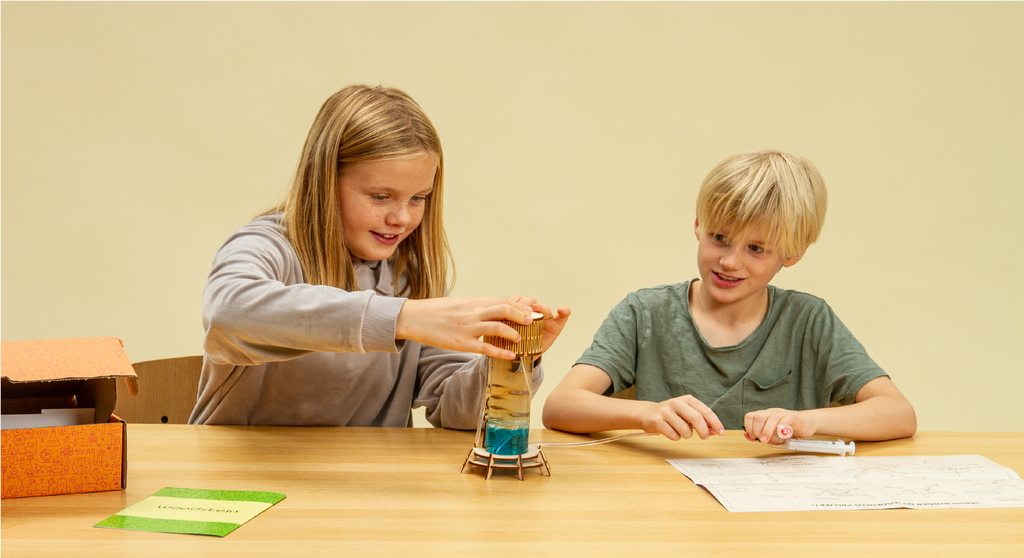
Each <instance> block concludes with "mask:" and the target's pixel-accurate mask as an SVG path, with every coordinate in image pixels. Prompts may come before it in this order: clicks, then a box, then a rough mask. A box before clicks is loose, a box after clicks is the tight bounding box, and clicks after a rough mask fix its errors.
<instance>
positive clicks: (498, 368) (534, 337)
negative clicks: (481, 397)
mask: <svg viewBox="0 0 1024 558" xmlns="http://www.w3.org/2000/svg"><path fill="white" fill-rule="evenodd" d="M532 317H533V323H531V324H530V325H527V326H524V325H521V324H517V323H515V322H507V321H506V322H504V323H506V324H508V325H509V326H511V327H512V328H513V329H515V330H516V331H518V332H519V334H520V335H521V336H522V341H520V342H519V343H513V342H511V341H509V340H507V339H504V338H500V337H488V338H487V339H486V341H487V342H488V343H492V344H493V345H496V346H498V347H499V348H502V349H507V350H510V351H512V352H514V353H516V358H514V359H512V360H505V359H501V358H494V357H488V358H487V392H486V397H487V399H486V401H485V403H484V405H485V411H484V426H485V433H484V449H485V450H487V451H488V452H490V453H492V454H495V455H521V454H523V453H526V451H527V449H528V447H529V444H530V402H531V399H532V397H533V361H534V359H535V358H536V357H537V355H539V354H540V351H541V343H542V340H543V335H544V316H543V315H542V314H540V313H537V312H534V313H533V315H532Z"/></svg>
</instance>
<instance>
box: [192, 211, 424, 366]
mask: <svg viewBox="0 0 1024 558" xmlns="http://www.w3.org/2000/svg"><path fill="white" fill-rule="evenodd" d="M404 303H405V299H404V298H397V297H387V296H380V295H378V294H376V293H375V292H373V291H359V292H348V291H345V290H342V289H337V288H334V287H328V286H322V285H309V284H307V283H305V282H304V279H303V274H302V269H301V265H300V264H299V260H298V257H297V256H296V255H295V251H294V249H293V248H292V246H291V244H290V243H289V242H288V241H287V239H286V238H285V237H284V235H283V234H282V233H281V232H280V229H279V227H278V225H277V223H276V220H274V219H272V218H270V217H264V218H258V219H257V220H256V221H254V222H253V223H251V224H249V225H247V226H245V227H242V228H241V229H239V230H238V231H237V232H236V233H235V234H234V235H232V236H231V238H229V239H228V241H227V242H226V243H225V244H224V246H222V247H221V249H220V250H219V251H218V252H217V255H216V256H215V258H214V262H213V269H212V271H211V272H210V276H209V278H208V279H207V282H206V287H205V289H204V291H203V327H204V329H205V330H206V336H205V338H204V340H203V349H204V351H205V352H206V354H207V355H208V356H209V358H211V359H212V360H213V362H215V363H216V364H232V365H236V366H253V365H259V364H263V363H266V362H277V361H284V360H291V359H294V358H297V357H300V356H303V355H306V354H309V353H311V352H315V351H329V352H351V353H365V352H369V351H385V352H397V351H398V350H399V345H398V344H396V342H395V324H396V323H397V320H398V313H399V311H400V310H401V308H402V305H403V304H404Z"/></svg>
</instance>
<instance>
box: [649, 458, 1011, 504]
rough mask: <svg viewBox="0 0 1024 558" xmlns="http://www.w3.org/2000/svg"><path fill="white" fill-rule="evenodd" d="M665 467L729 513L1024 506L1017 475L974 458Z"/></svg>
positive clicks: (685, 462)
mask: <svg viewBox="0 0 1024 558" xmlns="http://www.w3.org/2000/svg"><path fill="white" fill-rule="evenodd" d="M667 461H668V462H669V463H670V464H671V465H672V466H673V467H675V468H676V469H678V470H679V472H681V473H682V474H684V475H686V476H687V477H689V478H690V480H692V481H693V482H694V483H695V484H697V485H700V486H702V487H704V488H705V489H706V490H707V491H708V492H710V493H711V494H713V495H714V496H715V498H717V499H718V501H719V502H721V503H722V505H723V506H725V509H727V510H729V511H731V512H766V511H809V510H866V509H884V508H922V509H927V508H1019V507H1024V481H1022V480H1021V478H1020V475H1018V474H1017V473H1016V472H1015V471H1013V470H1012V469H1009V468H1007V467H1003V466H1001V465H998V464H996V463H995V462H993V461H991V460H990V459H987V458H985V457H982V456H980V455H939V456H912V457H898V456H892V457H886V456H877V457H875V456H871V457H840V456H828V457H822V456H814V455H798V456H782V457H758V458H748V459H669V460H667Z"/></svg>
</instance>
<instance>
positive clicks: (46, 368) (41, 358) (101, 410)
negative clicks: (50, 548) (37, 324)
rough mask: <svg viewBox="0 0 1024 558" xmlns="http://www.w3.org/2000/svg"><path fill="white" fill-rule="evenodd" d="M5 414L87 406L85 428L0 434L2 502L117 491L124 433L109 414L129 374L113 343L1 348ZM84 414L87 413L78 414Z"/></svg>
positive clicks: (123, 465) (122, 478) (122, 480)
mask: <svg viewBox="0 0 1024 558" xmlns="http://www.w3.org/2000/svg"><path fill="white" fill-rule="evenodd" d="M0 347H2V351H0V353H2V355H0V369H2V378H0V380H2V383H3V384H2V388H0V393H2V402H3V409H2V412H3V414H4V415H34V414H39V413H40V411H41V410H43V409H78V408H82V409H85V408H92V409H94V412H93V414H92V419H93V420H92V424H79V425H75V426H45V427H30V428H13V429H8V430H3V431H2V432H0V446H2V469H3V488H2V497H3V498H22V497H25V496H49V495H53V494H74V493H79V492H99V491H104V490H123V489H124V487H125V485H126V482H127V470H128V460H127V444H126V440H127V438H126V432H127V427H126V425H125V423H124V421H122V420H120V419H118V418H117V417H116V416H113V415H112V414H111V413H113V411H114V405H115V404H116V402H117V401H116V397H117V391H116V388H115V381H116V380H117V378H119V377H134V376H135V371H134V370H133V369H132V365H131V363H130V362H129V360H128V355H126V354H125V352H124V348H123V346H122V345H121V340H120V339H117V338H114V337H94V338H82V339H48V340H43V341H4V342H2V343H0ZM81 412H85V413H87V412H88V411H81Z"/></svg>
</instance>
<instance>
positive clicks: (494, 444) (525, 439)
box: [484, 422, 530, 455]
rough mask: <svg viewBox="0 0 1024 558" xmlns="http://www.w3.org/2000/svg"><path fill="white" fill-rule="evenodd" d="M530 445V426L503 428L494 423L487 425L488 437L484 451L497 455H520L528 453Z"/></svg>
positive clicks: (485, 440)
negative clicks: (527, 449) (527, 448)
mask: <svg viewBox="0 0 1024 558" xmlns="http://www.w3.org/2000/svg"><path fill="white" fill-rule="evenodd" d="M529 444H530V426H529V424H527V425H525V426H517V427H513V428H503V427H501V426H499V425H497V424H494V423H492V422H488V423H487V437H486V438H485V439H484V449H486V450H487V451H489V452H491V453H493V454H497V455H520V454H523V453H526V447H527V446H528V445H529Z"/></svg>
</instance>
